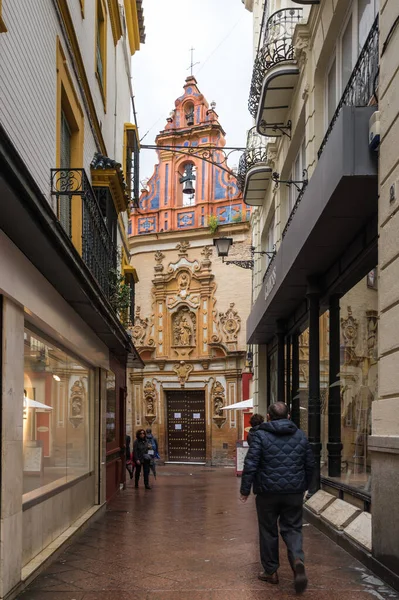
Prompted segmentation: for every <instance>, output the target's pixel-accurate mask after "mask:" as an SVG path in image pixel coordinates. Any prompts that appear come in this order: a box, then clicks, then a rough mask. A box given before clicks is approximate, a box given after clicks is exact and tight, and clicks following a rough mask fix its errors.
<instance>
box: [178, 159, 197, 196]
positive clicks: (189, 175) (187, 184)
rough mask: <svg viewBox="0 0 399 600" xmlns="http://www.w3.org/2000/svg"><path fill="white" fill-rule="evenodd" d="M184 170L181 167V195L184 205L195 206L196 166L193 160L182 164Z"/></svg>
mask: <svg viewBox="0 0 399 600" xmlns="http://www.w3.org/2000/svg"><path fill="white" fill-rule="evenodd" d="M182 168H183V169H184V170H183V172H182V171H181V169H180V178H179V182H180V183H181V186H182V187H181V195H182V202H181V204H182V205H183V206H194V204H195V181H196V167H195V164H194V163H192V162H186V163H184V164H183V165H182Z"/></svg>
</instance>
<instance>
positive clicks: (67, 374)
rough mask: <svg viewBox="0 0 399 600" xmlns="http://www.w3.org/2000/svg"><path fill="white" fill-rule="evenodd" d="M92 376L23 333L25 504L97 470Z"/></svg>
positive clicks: (47, 343) (31, 332)
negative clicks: (92, 449)
mask: <svg viewBox="0 0 399 600" xmlns="http://www.w3.org/2000/svg"><path fill="white" fill-rule="evenodd" d="M92 395H93V371H92V370H91V369H89V368H88V367H87V365H85V364H83V363H82V362H81V361H80V360H78V359H76V358H75V357H72V356H71V355H69V354H68V353H67V352H65V350H62V349H61V348H59V347H58V346H57V345H56V344H55V343H53V342H51V341H49V340H47V339H46V338H45V337H43V336H42V335H41V334H38V333H36V332H35V331H34V330H33V329H31V328H30V326H29V325H28V326H27V327H25V332H24V403H23V405H24V409H23V410H24V418H23V451H24V466H23V489H24V496H23V501H24V502H26V501H28V500H31V499H33V498H35V497H37V496H39V495H41V494H43V493H46V492H48V491H50V490H52V489H54V488H56V487H58V486H60V485H63V484H64V483H66V482H68V481H71V480H73V479H75V478H77V477H80V476H81V475H84V474H86V473H88V472H89V471H91V470H92V468H93V467H92V460H93V457H92V455H91V448H92V444H91V440H92V438H93V425H92V418H93V409H92Z"/></svg>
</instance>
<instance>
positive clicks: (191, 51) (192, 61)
mask: <svg viewBox="0 0 399 600" xmlns="http://www.w3.org/2000/svg"><path fill="white" fill-rule="evenodd" d="M194 50H195V48H190V53H191V64H190V66H189V67H187V71H188V69H190V72H191V77H192V76H193V68H194V67H195V65H199V62H194Z"/></svg>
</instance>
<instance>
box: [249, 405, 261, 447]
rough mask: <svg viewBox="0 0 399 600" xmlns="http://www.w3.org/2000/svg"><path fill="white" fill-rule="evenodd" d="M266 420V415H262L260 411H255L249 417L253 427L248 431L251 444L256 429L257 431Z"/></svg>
mask: <svg viewBox="0 0 399 600" xmlns="http://www.w3.org/2000/svg"><path fill="white" fill-rule="evenodd" d="M264 420H265V419H264V417H262V415H260V414H258V413H255V414H254V415H252V417H251V418H250V419H249V424H250V425H251V429H250V430H249V431H248V435H247V442H248V445H249V446H250V445H251V441H252V436H253V434H254V433H255V431H257V429H258V427H259V425H261V424H262V423H263V421H264Z"/></svg>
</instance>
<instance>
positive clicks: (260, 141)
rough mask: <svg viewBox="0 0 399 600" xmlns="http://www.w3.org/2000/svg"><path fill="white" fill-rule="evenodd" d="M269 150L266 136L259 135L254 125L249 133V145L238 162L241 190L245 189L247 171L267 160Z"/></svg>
mask: <svg viewBox="0 0 399 600" xmlns="http://www.w3.org/2000/svg"><path fill="white" fill-rule="evenodd" d="M266 159H267V152H266V146H265V141H264V137H262V136H261V135H259V133H258V132H257V131H256V127H252V129H250V130H249V131H248V135H247V147H246V150H245V152H244V153H243V154H242V155H241V157H240V161H239V163H238V174H237V185H238V187H239V189H240V190H241V192H243V191H244V187H245V179H246V176H247V173H248V171H249V169H250V168H251V167H253V166H254V165H256V164H258V163H261V162H263V163H264V162H266Z"/></svg>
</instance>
